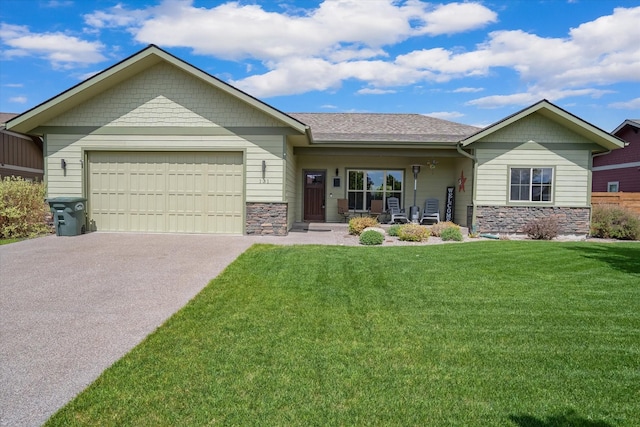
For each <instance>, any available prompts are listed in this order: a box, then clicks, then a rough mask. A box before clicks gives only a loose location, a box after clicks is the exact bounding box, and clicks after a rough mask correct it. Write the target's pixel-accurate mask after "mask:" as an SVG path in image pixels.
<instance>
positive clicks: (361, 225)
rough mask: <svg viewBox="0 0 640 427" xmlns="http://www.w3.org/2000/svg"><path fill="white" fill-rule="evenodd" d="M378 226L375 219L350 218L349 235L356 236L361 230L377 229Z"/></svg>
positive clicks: (365, 217)
mask: <svg viewBox="0 0 640 427" xmlns="http://www.w3.org/2000/svg"><path fill="white" fill-rule="evenodd" d="M379 225H380V224H379V223H378V220H377V219H375V218H370V217H367V216H363V217H362V218H351V220H349V234H355V235H356V236H358V235H359V234H360V233H362V230H364V229H365V228H369V227H378V226H379Z"/></svg>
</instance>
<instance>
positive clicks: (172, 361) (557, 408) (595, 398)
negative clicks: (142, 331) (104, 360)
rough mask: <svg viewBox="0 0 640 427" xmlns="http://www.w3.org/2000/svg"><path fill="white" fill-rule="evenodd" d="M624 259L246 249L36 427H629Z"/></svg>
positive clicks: (482, 249) (591, 247)
mask: <svg viewBox="0 0 640 427" xmlns="http://www.w3.org/2000/svg"><path fill="white" fill-rule="evenodd" d="M638 414H640V245H639V244H636V243H616V244H595V243H558V242H517V241H511V242H509V241H506V242H503V241H500V242H477V243H468V244H459V245H435V246H422V247H390V248H382V247H378V248H359V247H324V246H288V247H276V246H266V245H259V246H254V247H253V248H251V249H250V250H249V251H247V252H246V253H245V254H243V255H242V256H241V257H240V258H239V259H238V260H236V262H234V263H233V264H232V265H230V266H229V267H228V268H227V270H225V272H224V273H223V274H222V275H220V276H219V277H218V278H217V279H215V280H214V281H212V282H211V283H210V284H209V286H208V287H207V288H205V289H204V290H203V291H202V292H201V293H200V294H199V295H198V296H197V297H196V298H195V299H194V300H193V301H191V302H190V303H189V304H188V305H187V306H186V307H185V308H184V309H182V310H181V311H180V312H179V313H177V314H176V315H175V316H173V317H172V318H171V319H170V320H169V321H168V322H167V323H166V324H165V325H163V326H162V327H161V328H159V329H158V330H157V331H156V332H155V333H153V334H152V335H150V336H149V337H148V338H147V339H146V340H145V341H144V342H143V343H142V344H141V345H139V346H138V347H137V348H135V349H134V350H133V351H131V352H130V353H129V354H128V355H126V356H125V357H124V358H123V359H121V360H120V361H118V362H117V363H115V364H114V365H113V366H112V367H111V368H109V369H108V370H107V371H106V372H105V373H104V374H103V375H102V376H101V377H100V378H99V379H98V380H97V381H96V382H95V383H94V384H93V385H91V386H90V387H89V388H88V389H87V390H86V391H85V392H83V393H82V394H80V395H79V396H78V397H77V398H76V399H75V400H73V401H72V402H71V403H70V404H68V405H67V406H66V407H65V408H63V409H62V410H61V411H60V412H58V413H57V414H56V415H54V416H53V417H52V418H51V419H50V420H49V422H48V425H51V426H53V425H60V426H68V425H101V426H103V425H114V426H115V425H118V426H121V425H131V426H134V425H135V426H138V425H154V426H155V425H172V426H173V425H182V426H189V425H215V424H218V425H243V426H244V425H255V426H277V425H278V426H283V425H286V426H289V425H300V426H307V425H317V426H324V425H380V426H393V425H397V426H409V425H416V426H427V425H428V426H443V425H444V426H535V427H544V426H549V427H550V426H591V427H596V426H630V425H640V421H638Z"/></svg>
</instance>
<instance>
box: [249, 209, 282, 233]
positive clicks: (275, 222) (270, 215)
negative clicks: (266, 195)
mask: <svg viewBox="0 0 640 427" xmlns="http://www.w3.org/2000/svg"><path fill="white" fill-rule="evenodd" d="M246 210H247V219H246V221H247V222H246V227H245V230H246V234H252V235H256V234H258V235H273V236H286V235H287V234H288V233H289V231H288V228H287V204H286V203H247V206H246Z"/></svg>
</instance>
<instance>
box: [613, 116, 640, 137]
mask: <svg viewBox="0 0 640 427" xmlns="http://www.w3.org/2000/svg"><path fill="white" fill-rule="evenodd" d="M626 126H631V127H633V128H636V129H640V123H639V122H636V121H635V120H630V119H627V120H625V121H624V122H622V123H621V124H620V125H619V126H618V127H617V128H615V129H614V130H613V132H611V133H612V134H614V135H615V134H617V133H618V132H620V131H621V130H622V129H623V128H624V127H626Z"/></svg>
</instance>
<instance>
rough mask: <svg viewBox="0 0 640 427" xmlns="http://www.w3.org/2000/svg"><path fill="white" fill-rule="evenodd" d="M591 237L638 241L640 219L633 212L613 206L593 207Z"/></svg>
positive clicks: (639, 236)
mask: <svg viewBox="0 0 640 427" xmlns="http://www.w3.org/2000/svg"><path fill="white" fill-rule="evenodd" d="M591 235H592V236H593V237H602V238H605V239H621V240H638V239H640V218H638V215H637V214H635V213H634V212H632V211H630V210H628V209H624V208H621V207H619V206H615V205H594V206H593V211H592V213H591Z"/></svg>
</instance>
